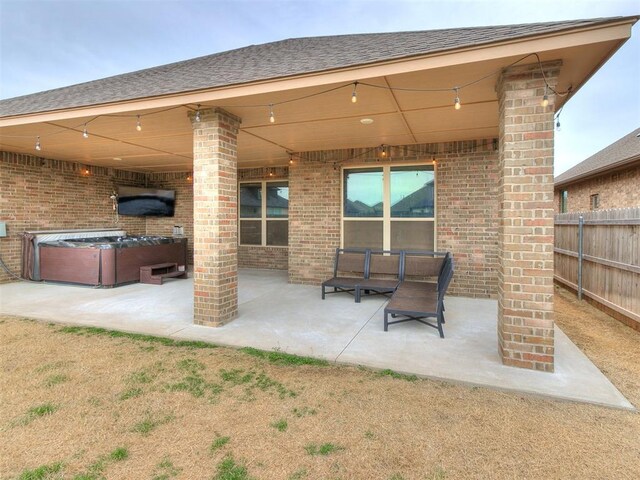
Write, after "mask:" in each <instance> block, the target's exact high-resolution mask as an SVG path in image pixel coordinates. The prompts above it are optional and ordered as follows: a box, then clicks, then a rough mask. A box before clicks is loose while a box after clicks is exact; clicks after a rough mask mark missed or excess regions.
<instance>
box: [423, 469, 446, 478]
mask: <svg viewBox="0 0 640 480" xmlns="http://www.w3.org/2000/svg"><path fill="white" fill-rule="evenodd" d="M425 478H427V480H445V478H447V472H445V470H444V468H442V467H441V466H437V467H436V468H434V469H433V470H432V471H431V473H430V474H429V476H428V477H425Z"/></svg>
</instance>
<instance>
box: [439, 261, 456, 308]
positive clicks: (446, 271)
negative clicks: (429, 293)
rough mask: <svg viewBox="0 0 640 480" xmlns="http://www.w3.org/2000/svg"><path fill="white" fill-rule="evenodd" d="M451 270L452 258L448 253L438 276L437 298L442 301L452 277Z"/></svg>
mask: <svg viewBox="0 0 640 480" xmlns="http://www.w3.org/2000/svg"><path fill="white" fill-rule="evenodd" d="M453 270H454V268H453V258H452V257H451V256H450V255H449V256H447V257H446V259H445V262H444V265H443V268H442V272H441V273H440V275H439V276H438V299H439V300H440V301H442V299H443V298H444V296H445V294H446V293H447V289H448V288H449V284H450V283H451V279H452V278H453Z"/></svg>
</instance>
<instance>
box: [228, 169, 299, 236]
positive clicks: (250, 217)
mask: <svg viewBox="0 0 640 480" xmlns="http://www.w3.org/2000/svg"><path fill="white" fill-rule="evenodd" d="M238 190H239V196H240V211H239V217H240V219H239V222H238V223H239V237H240V244H241V245H261V246H263V247H266V246H280V247H286V246H287V245H288V243H289V186H288V184H287V182H280V181H276V182H266V181H264V182H251V183H241V184H240V188H239V189H238Z"/></svg>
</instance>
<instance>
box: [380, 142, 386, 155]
mask: <svg viewBox="0 0 640 480" xmlns="http://www.w3.org/2000/svg"><path fill="white" fill-rule="evenodd" d="M380 148H381V149H382V153H380V156H382V158H386V156H387V147H386V146H385V145H380Z"/></svg>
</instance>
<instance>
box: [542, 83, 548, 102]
mask: <svg viewBox="0 0 640 480" xmlns="http://www.w3.org/2000/svg"><path fill="white" fill-rule="evenodd" d="M548 88H549V86H548V85H547V84H546V83H545V85H544V96H543V97H542V106H543V107H544V108H546V107H547V106H548V105H549V95H548V94H547V90H548Z"/></svg>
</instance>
